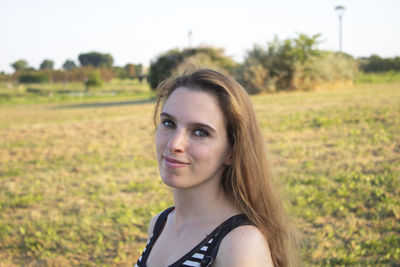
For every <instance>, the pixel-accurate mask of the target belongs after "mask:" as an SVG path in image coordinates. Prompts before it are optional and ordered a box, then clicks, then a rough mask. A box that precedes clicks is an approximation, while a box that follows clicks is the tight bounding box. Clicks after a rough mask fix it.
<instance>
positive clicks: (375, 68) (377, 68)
mask: <svg viewBox="0 0 400 267" xmlns="http://www.w3.org/2000/svg"><path fill="white" fill-rule="evenodd" d="M358 63H359V67H360V70H361V71H363V72H388V71H397V72H400V57H394V58H381V57H380V56H378V55H372V56H370V57H364V58H359V59H358Z"/></svg>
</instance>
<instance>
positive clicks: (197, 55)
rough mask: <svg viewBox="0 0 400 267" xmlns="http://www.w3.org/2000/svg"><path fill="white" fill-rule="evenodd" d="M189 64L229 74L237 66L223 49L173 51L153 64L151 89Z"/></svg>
mask: <svg viewBox="0 0 400 267" xmlns="http://www.w3.org/2000/svg"><path fill="white" fill-rule="evenodd" d="M187 63H190V64H193V65H195V66H197V67H212V68H216V69H219V70H223V71H227V72H232V71H233V69H234V68H235V66H236V63H235V62H234V61H233V59H232V58H230V57H229V56H227V55H225V51H224V50H223V49H222V48H215V47H197V48H190V49H184V50H178V49H172V50H169V51H167V52H166V53H164V54H161V55H160V56H159V57H158V58H157V59H156V60H155V61H153V62H151V64H150V70H149V76H148V80H149V83H150V87H151V88H152V89H155V88H157V86H158V84H159V83H160V81H161V80H162V79H164V78H166V77H168V76H170V75H171V74H172V73H173V72H174V71H175V70H177V69H178V68H179V67H180V66H182V64H187Z"/></svg>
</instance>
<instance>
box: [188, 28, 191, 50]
mask: <svg viewBox="0 0 400 267" xmlns="http://www.w3.org/2000/svg"><path fill="white" fill-rule="evenodd" d="M188 43H189V48H192V30H189V32H188Z"/></svg>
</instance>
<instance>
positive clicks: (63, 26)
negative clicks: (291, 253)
mask: <svg viewBox="0 0 400 267" xmlns="http://www.w3.org/2000/svg"><path fill="white" fill-rule="evenodd" d="M337 5H343V6H345V7H346V12H345V13H344V16H343V51H344V52H346V53H349V54H351V55H353V56H356V57H360V56H370V55H371V54H378V55H380V56H382V57H394V56H400V15H399V14H400V0H302V1H300V0H278V1H268V0H245V1H243V0H242V1H237V0H202V1H193V0H147V1H146V0H142V1H138V0H113V1H111V0H108V1H106V0H68V1H67V0H64V1H62V0H0V71H5V72H8V73H9V72H12V70H13V69H12V68H11V66H10V64H11V63H13V62H15V61H16V60H18V59H25V60H27V61H28V64H29V65H30V66H32V67H35V68H38V67H39V65H40V63H41V62H42V61H43V60H44V59H51V60H53V61H54V62H55V67H56V68H60V67H61V66H62V64H63V63H64V62H65V60H67V59H72V60H74V61H75V62H76V63H77V64H79V61H78V55H79V54H81V53H86V52H91V51H97V52H101V53H110V54H111V55H112V56H113V58H114V65H118V66H123V65H125V64H126V63H135V64H138V63H142V64H144V65H146V66H148V65H149V64H150V60H152V59H155V58H156V57H157V55H159V54H160V53H162V52H165V51H167V50H169V49H172V48H184V47H187V46H188V44H189V40H188V32H189V30H191V31H192V39H191V40H192V41H191V42H192V45H193V46H197V45H213V46H217V47H222V48H225V51H226V53H227V54H228V55H230V56H232V57H233V58H234V59H235V60H237V61H241V60H242V59H243V57H244V55H245V54H246V51H248V50H250V49H251V48H252V47H253V45H254V44H260V45H266V44H267V43H268V42H269V41H272V39H273V38H274V35H277V36H278V37H279V38H280V39H286V38H294V37H296V34H297V33H305V34H307V35H309V36H311V35H313V34H316V33H321V34H322V38H321V40H323V43H322V44H321V45H320V46H319V48H320V49H325V50H338V46H339V40H338V39H339V37H338V36H339V33H338V31H339V30H338V24H339V23H338V16H337V15H336V13H335V11H334V8H335V7H336V6H337Z"/></svg>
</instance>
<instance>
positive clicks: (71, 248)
mask: <svg viewBox="0 0 400 267" xmlns="http://www.w3.org/2000/svg"><path fill="white" fill-rule="evenodd" d="M68 86H69V85H60V86H58V87H57V86H54V85H52V86H49V87H46V86H44V87H40V88H38V86H36V87H30V90H27V89H28V88H26V87H16V88H15V87H13V88H9V87H10V86H8V87H7V86H4V88H3V87H0V101H1V102H0V104H1V106H0V140H1V142H0V266H20V265H24V266H25V265H31V266H69V265H74V266H76V265H78V266H93V265H101V266H113V265H121V266H129V265H130V266H132V265H133V264H134V262H136V260H137V257H138V256H139V254H140V252H141V250H142V249H143V248H144V245H145V242H146V231H147V223H148V222H149V220H150V219H151V217H152V216H154V215H155V214H156V213H158V212H159V211H161V210H163V209H165V208H166V207H168V206H170V205H172V196H171V193H170V190H169V189H168V188H166V187H165V186H164V185H163V184H162V183H161V181H160V178H159V177H158V171H157V166H156V160H155V152H154V144H153V138H154V135H153V133H154V127H153V124H152V121H151V120H152V111H153V105H154V104H153V102H152V97H153V94H152V93H151V92H150V91H149V89H148V88H147V87H146V86H145V85H142V84H137V83H134V84H131V83H129V82H115V83H111V84H110V85H107V86H105V87H104V88H102V89H101V90H99V91H96V89H95V90H93V92H92V93H89V94H84V93H80V92H81V90H83V87H82V88H78V89H76V87H71V88H69V87H68ZM80 86H81V85H80ZM78 87H79V86H78ZM115 88H117V89H115ZM74 92H76V94H74ZM252 101H253V103H254V105H255V109H256V112H257V115H258V117H259V119H260V123H261V126H262V129H263V133H264V136H265V140H266V142H267V145H268V150H269V151H270V153H271V158H272V160H273V163H274V166H275V173H276V177H277V181H278V183H279V184H280V185H281V187H280V190H281V191H282V194H283V195H284V196H285V203H286V207H287V210H288V212H289V213H290V214H291V216H292V218H293V221H294V223H295V225H296V227H297V229H298V231H299V234H300V237H301V245H302V248H301V255H302V260H303V263H304V265H305V266H312V265H315V266H321V265H322V266H333V265H347V264H357V265H362V266H367V265H389V266H390V265H395V264H400V82H390V83H374V84H372V83H357V84H356V85H355V86H354V87H351V88H345V89H342V90H336V91H321V92H299V93H281V94H275V95H260V96H254V97H252Z"/></svg>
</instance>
